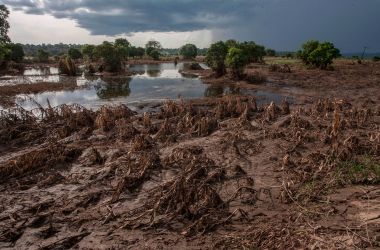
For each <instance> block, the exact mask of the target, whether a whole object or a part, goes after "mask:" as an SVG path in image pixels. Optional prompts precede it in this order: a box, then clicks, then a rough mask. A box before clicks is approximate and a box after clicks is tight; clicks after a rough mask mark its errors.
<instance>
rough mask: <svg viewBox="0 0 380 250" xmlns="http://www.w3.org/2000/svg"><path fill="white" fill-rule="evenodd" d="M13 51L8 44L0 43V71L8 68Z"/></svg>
mask: <svg viewBox="0 0 380 250" xmlns="http://www.w3.org/2000/svg"><path fill="white" fill-rule="evenodd" d="M11 53H12V51H11V50H10V49H9V47H8V46H7V45H6V44H2V43H0V69H5V68H6V67H7V62H8V61H9V60H10V57H11Z"/></svg>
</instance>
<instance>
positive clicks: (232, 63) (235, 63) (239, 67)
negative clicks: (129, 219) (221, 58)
mask: <svg viewBox="0 0 380 250" xmlns="http://www.w3.org/2000/svg"><path fill="white" fill-rule="evenodd" d="M226 64H227V66H228V67H230V68H231V71H232V75H233V76H235V77H237V78H238V79H241V77H242V76H243V73H244V69H245V66H246V65H247V64H248V58H247V55H246V53H245V51H244V50H242V49H239V48H235V47H232V48H230V49H229V50H228V54H227V57H226Z"/></svg>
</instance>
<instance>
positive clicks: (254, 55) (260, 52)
mask: <svg viewBox="0 0 380 250" xmlns="http://www.w3.org/2000/svg"><path fill="white" fill-rule="evenodd" d="M238 47H239V48H240V49H242V50H243V51H244V53H245V54H246V56H247V60H248V63H261V62H263V61H264V60H263V58H264V56H265V55H266V52H265V47H264V46H261V45H258V44H256V43H255V42H253V41H250V42H243V43H240V44H238Z"/></svg>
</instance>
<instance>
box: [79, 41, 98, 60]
mask: <svg viewBox="0 0 380 250" xmlns="http://www.w3.org/2000/svg"><path fill="white" fill-rule="evenodd" d="M95 48H96V46H95V45H91V44H86V45H84V46H83V47H82V54H83V55H84V56H85V57H87V58H88V59H90V60H92V59H94V55H95Z"/></svg>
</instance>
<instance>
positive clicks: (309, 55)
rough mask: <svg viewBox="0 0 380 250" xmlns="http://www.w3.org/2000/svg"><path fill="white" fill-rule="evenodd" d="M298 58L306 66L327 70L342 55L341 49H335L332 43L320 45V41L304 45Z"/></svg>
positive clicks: (312, 41)
mask: <svg viewBox="0 0 380 250" xmlns="http://www.w3.org/2000/svg"><path fill="white" fill-rule="evenodd" d="M298 56H299V57H300V58H301V59H302V61H303V62H304V63H305V64H306V65H313V66H315V67H318V68H320V69H326V68H327V66H329V65H331V64H332V63H333V60H334V59H335V58H338V57H340V56H341V54H340V51H339V49H337V48H335V46H334V44H333V43H331V42H323V43H320V42H319V41H315V40H310V41H308V42H306V43H304V44H303V45H302V50H301V51H299V52H298Z"/></svg>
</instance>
